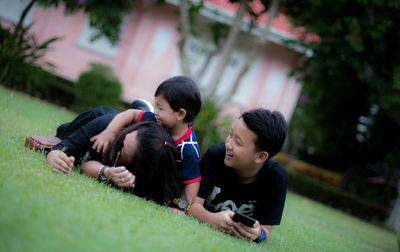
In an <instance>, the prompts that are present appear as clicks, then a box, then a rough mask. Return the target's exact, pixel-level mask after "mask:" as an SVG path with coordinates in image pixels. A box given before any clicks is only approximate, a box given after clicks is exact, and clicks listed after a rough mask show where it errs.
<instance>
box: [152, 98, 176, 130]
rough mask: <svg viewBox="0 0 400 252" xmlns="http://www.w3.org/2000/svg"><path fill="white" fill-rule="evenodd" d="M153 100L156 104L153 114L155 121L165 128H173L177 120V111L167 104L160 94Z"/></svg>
mask: <svg viewBox="0 0 400 252" xmlns="http://www.w3.org/2000/svg"><path fill="white" fill-rule="evenodd" d="M154 100H155V105H156V106H155V108H154V115H155V116H156V119H157V122H158V123H159V124H161V126H163V127H164V128H166V129H167V130H168V129H171V128H173V127H174V126H175V125H176V122H177V112H175V111H174V110H173V109H172V108H171V107H170V106H169V103H168V102H167V100H165V99H164V97H163V96H162V95H158V96H156V97H155V98H154Z"/></svg>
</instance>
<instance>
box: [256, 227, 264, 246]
mask: <svg viewBox="0 0 400 252" xmlns="http://www.w3.org/2000/svg"><path fill="white" fill-rule="evenodd" d="M260 230H261V234H260V236H259V237H257V239H255V240H254V242H256V243H260V242H262V241H264V240H265V239H267V233H266V232H265V230H264V228H262V227H260Z"/></svg>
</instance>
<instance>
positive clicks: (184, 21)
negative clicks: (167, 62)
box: [178, 0, 191, 77]
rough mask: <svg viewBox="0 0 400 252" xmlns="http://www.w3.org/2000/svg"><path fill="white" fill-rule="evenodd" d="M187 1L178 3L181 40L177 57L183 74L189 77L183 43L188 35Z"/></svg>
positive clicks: (182, 0)
mask: <svg viewBox="0 0 400 252" xmlns="http://www.w3.org/2000/svg"><path fill="white" fill-rule="evenodd" d="M188 9H189V7H188V2H187V0H181V5H180V15H179V17H180V18H179V20H180V23H181V28H182V30H181V36H182V37H181V40H180V41H179V42H178V48H179V57H180V60H181V66H182V70H183V74H184V75H185V76H188V77H191V71H190V67H189V64H188V61H187V57H186V54H185V45H186V41H187V38H188V37H189V33H190V22H189V12H188Z"/></svg>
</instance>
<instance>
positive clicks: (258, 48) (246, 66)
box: [219, 0, 280, 105]
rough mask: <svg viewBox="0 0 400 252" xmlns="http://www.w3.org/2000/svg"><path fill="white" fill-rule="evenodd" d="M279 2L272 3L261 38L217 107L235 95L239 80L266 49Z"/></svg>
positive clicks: (277, 0) (276, 0) (275, 0)
mask: <svg viewBox="0 0 400 252" xmlns="http://www.w3.org/2000/svg"><path fill="white" fill-rule="evenodd" d="M279 2H280V0H273V1H272V3H271V6H270V8H269V10H268V19H267V23H266V24H265V31H264V34H263V36H262V38H261V41H260V42H259V43H256V45H255V46H253V47H252V50H251V53H250V56H249V57H247V60H246V63H245V64H244V65H243V67H242V69H241V70H240V71H239V74H238V76H237V77H236V79H235V81H234V84H233V85H232V87H231V88H230V90H229V92H228V93H227V94H226V95H225V96H224V97H223V98H222V99H221V100H220V102H219V105H223V104H225V103H226V102H227V101H229V100H230V99H231V98H232V96H233V95H234V94H235V93H236V91H237V89H238V87H239V84H240V82H241V80H242V79H243V77H244V76H245V75H246V73H247V72H248V70H249V68H250V67H251V65H253V63H254V62H255V60H256V58H257V56H258V55H260V54H261V53H262V52H263V51H264V49H265V48H266V47H267V44H268V36H269V31H270V29H271V23H272V20H273V19H274V18H275V16H276V14H277V12H278V7H279Z"/></svg>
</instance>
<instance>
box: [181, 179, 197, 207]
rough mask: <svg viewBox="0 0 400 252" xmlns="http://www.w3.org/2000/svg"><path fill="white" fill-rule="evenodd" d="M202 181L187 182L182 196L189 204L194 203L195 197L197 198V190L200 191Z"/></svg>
mask: <svg viewBox="0 0 400 252" xmlns="http://www.w3.org/2000/svg"><path fill="white" fill-rule="evenodd" d="M199 187H200V182H194V183H191V184H187V185H186V186H185V188H184V189H183V195H182V197H183V198H185V199H186V200H187V201H188V202H189V204H191V205H192V204H193V201H194V199H195V198H196V195H197V192H198V191H199Z"/></svg>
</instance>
